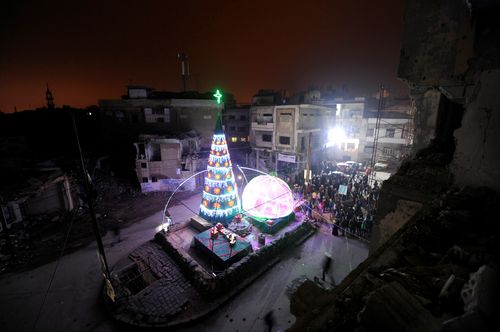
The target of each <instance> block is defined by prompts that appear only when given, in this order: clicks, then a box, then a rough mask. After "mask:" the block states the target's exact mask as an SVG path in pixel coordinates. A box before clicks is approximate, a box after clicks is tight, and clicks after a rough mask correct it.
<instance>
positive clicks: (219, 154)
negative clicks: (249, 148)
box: [199, 112, 241, 224]
mask: <svg viewBox="0 0 500 332" xmlns="http://www.w3.org/2000/svg"><path fill="white" fill-rule="evenodd" d="M206 174H207V175H206V176H205V185H204V187H203V195H202V200H201V204H200V213H199V215H200V216H201V217H203V218H204V219H206V220H207V221H209V222H211V223H212V224H216V223H218V222H220V223H223V224H227V223H228V222H229V221H231V220H232V219H233V218H234V216H235V215H237V214H238V213H239V212H240V206H241V205H240V198H239V196H238V187H237V185H236V180H235V178H234V173H233V168H232V163H231V158H230V156H229V151H228V148H227V141H226V135H225V134H224V130H223V129H222V123H221V116H220V112H218V113H217V122H216V125H215V131H214V135H213V137H212V146H211V148H210V156H209V158H208V165H207V173H206Z"/></svg>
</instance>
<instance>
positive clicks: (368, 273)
mask: <svg viewBox="0 0 500 332" xmlns="http://www.w3.org/2000/svg"><path fill="white" fill-rule="evenodd" d="M499 17H500V7H499V4H498V2H494V1H468V2H466V1H452V0H445V1H421V0H407V1H406V8H405V15H404V33H403V36H402V43H401V56H400V64H399V70H398V76H399V77H400V79H402V80H403V81H404V82H406V83H407V84H408V86H409V88H410V94H411V97H412V100H413V102H414V103H415V107H416V114H415V127H416V128H415V129H416V131H415V137H414V139H415V142H414V143H415V145H414V149H413V152H412V156H411V158H409V159H407V160H406V161H405V162H403V164H402V165H401V166H400V167H399V169H398V171H397V172H396V174H394V175H393V176H392V177H390V178H389V179H388V180H387V181H385V182H384V184H383V186H382V190H381V193H380V198H379V201H378V208H377V223H376V225H375V227H374V230H373V236H372V239H371V243H370V255H369V257H368V258H367V260H366V261H365V262H363V263H362V264H360V265H359V266H358V267H357V268H356V269H355V270H353V271H352V272H351V273H350V274H349V275H348V276H347V277H346V278H345V279H344V280H343V281H342V283H341V284H339V285H338V286H337V287H335V288H334V289H333V290H332V291H326V290H324V289H322V288H320V287H319V286H318V285H316V284H315V283H313V282H305V283H304V284H302V286H301V287H299V289H298V290H297V292H295V293H294V295H293V296H292V298H291V311H292V312H293V313H294V314H295V315H296V316H297V320H296V322H295V324H294V325H293V326H292V327H291V328H290V331H305V330H307V331H499V330H500V322H499V320H498V313H499V308H500V305H499V303H498V301H499V300H498V299H499V287H498V283H497V280H498V277H499V271H500V265H499V258H500V257H499V252H500V247H499V244H500V238H499V226H498V221H497V219H498V217H497V214H498V213H497V209H498V206H499V203H500V201H499V191H500V162H499V161H500V149H499V148H498V142H500V98H499V94H498V91H499V87H500V19H499Z"/></svg>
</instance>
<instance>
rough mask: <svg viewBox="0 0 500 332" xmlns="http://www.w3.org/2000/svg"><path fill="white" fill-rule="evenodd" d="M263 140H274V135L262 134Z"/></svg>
mask: <svg viewBox="0 0 500 332" xmlns="http://www.w3.org/2000/svg"><path fill="white" fill-rule="evenodd" d="M262 141H264V142H272V141H273V136H272V135H269V134H262Z"/></svg>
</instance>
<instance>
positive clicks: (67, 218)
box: [0, 178, 192, 275]
mask: <svg viewBox="0 0 500 332" xmlns="http://www.w3.org/2000/svg"><path fill="white" fill-rule="evenodd" d="M95 191H96V198H95V212H96V217H97V222H98V225H99V228H100V232H101V235H105V234H106V232H107V231H109V230H111V229H113V227H116V225H118V227H120V228H124V227H127V226H128V225H130V224H132V223H134V222H137V221H140V220H142V219H143V218H146V217H148V216H150V215H152V214H154V213H156V212H158V211H160V210H162V209H163V208H164V206H165V204H166V202H167V200H168V197H169V196H170V193H169V192H155V193H147V194H143V193H141V192H140V191H139V190H138V189H137V188H134V186H132V185H130V184H127V183H124V182H119V181H117V180H114V179H109V178H108V179H105V180H100V181H96V183H95ZM191 194H192V193H191V192H180V193H176V195H175V198H176V200H172V201H171V203H170V204H171V205H176V204H179V202H178V200H182V199H183V198H184V197H188V196H190V195H191ZM81 205H82V206H81V207H79V208H77V209H75V210H73V211H72V212H70V213H69V212H66V213H57V214H52V215H44V216H37V217H36V218H33V220H27V221H26V222H25V223H24V225H22V227H19V228H18V229H13V230H11V232H10V239H11V242H12V243H13V247H14V248H13V254H9V253H8V252H7V250H6V247H5V240H4V239H3V238H2V239H0V244H1V245H2V248H1V249H2V251H1V252H2V253H3V254H0V275H1V274H5V273H10V272H20V271H25V270H30V269H33V268H35V267H37V266H40V265H43V264H45V263H48V262H50V261H53V260H55V259H57V258H58V257H60V256H61V255H64V254H68V253H71V252H74V251H76V250H78V249H79V248H81V247H83V246H86V245H88V244H89V243H91V242H93V241H95V235H94V233H93V228H92V224H91V217H90V213H89V209H88V207H87V206H86V205H85V204H81Z"/></svg>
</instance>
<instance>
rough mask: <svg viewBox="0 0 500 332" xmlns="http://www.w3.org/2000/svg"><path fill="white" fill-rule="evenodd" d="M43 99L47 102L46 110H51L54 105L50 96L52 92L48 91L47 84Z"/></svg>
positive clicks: (52, 97)
mask: <svg viewBox="0 0 500 332" xmlns="http://www.w3.org/2000/svg"><path fill="white" fill-rule="evenodd" d="M45 99H46V100H47V108H49V109H53V108H54V107H55V105H54V96H52V92H50V90H49V83H47V91H45Z"/></svg>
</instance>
